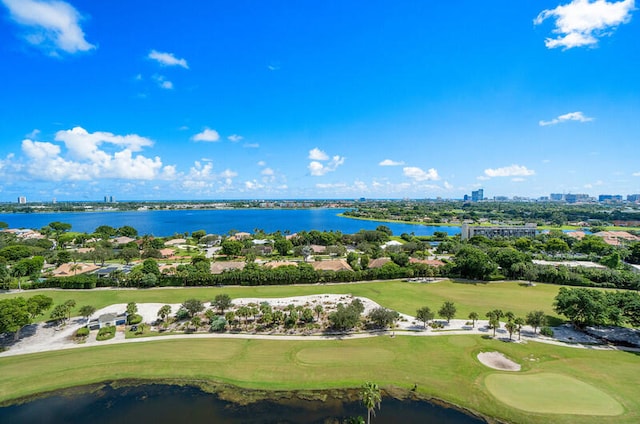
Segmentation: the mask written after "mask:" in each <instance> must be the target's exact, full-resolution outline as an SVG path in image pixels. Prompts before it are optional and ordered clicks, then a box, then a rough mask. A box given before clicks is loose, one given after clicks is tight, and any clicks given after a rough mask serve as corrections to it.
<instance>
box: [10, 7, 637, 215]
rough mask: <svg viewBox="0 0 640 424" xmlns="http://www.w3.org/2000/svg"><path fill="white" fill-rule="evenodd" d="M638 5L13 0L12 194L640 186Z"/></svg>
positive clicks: (70, 196)
mask: <svg viewBox="0 0 640 424" xmlns="http://www.w3.org/2000/svg"><path fill="white" fill-rule="evenodd" d="M638 13H639V12H638V11H637V10H636V6H635V3H634V0H618V1H605V0H596V1H594V0H555V1H517V2H514V1H494V0H487V1H482V2H479V1H471V0H468V1H467V0H462V1H446V2H435V1H429V2H427V1H421V2H419V1H413V0H412V1H402V0H395V1H375V0H374V1H368V2H365V3H363V2H345V1H337V0H336V1H334V0H330V1H322V2H319V1H306V0H300V1H295V2H293V1H289V0H282V1H272V0H262V1H255V0H254V1H242V0H233V1H232V0H229V1H207V2H204V1H198V0H184V1H181V2H175V1H168V0H153V1H152V0H137V1H134V2H132V1H129V0H111V1H108V2H98V1H95V0H66V1H60V0H59V1H49V0H0V55H1V59H0V78H1V83H0V84H1V85H0V87H1V88H0V201H11V202H15V201H16V199H17V197H18V196H21V195H24V196H27V198H28V200H30V201H50V200H52V199H53V198H56V199H57V200H59V201H62V200H99V199H102V197H103V196H105V195H111V196H114V197H115V198H116V199H119V200H127V199H140V200H145V199H166V200H173V199H235V198H243V199H272V198H359V197H367V198H402V197H410V198H435V197H442V198H461V197H462V196H463V195H464V194H465V193H470V192H471V191H472V190H475V189H477V188H484V191H485V196H488V197H493V196H530V197H538V196H544V195H548V194H549V193H552V192H554V193H555V192H560V193H562V192H565V193H569V192H570V193H589V194H592V195H598V194H603V193H608V194H623V195H626V194H631V193H639V192H640V161H639V160H638V156H639V155H638V153H640V143H639V142H640V119H639V115H640V78H638V69H640V43H638V40H639V39H640V26H639V22H638V21H639V20H640V17H639V16H637V15H638Z"/></svg>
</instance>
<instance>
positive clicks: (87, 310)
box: [78, 305, 96, 322]
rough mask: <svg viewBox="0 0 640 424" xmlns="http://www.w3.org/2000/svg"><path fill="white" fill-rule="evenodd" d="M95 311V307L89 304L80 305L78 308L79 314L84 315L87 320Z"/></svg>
mask: <svg viewBox="0 0 640 424" xmlns="http://www.w3.org/2000/svg"><path fill="white" fill-rule="evenodd" d="M95 311H96V308H95V307H94V306H91V305H84V306H81V307H80V309H79V310H78V312H79V313H80V316H82V317H84V318H85V319H86V320H87V322H89V317H90V316H91V315H93V314H94V312H95Z"/></svg>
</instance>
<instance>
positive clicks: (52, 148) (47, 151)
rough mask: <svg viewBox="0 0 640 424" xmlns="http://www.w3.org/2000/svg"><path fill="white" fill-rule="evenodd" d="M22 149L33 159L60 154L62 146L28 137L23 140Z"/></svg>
mask: <svg viewBox="0 0 640 424" xmlns="http://www.w3.org/2000/svg"><path fill="white" fill-rule="evenodd" d="M22 151H23V152H24V154H26V155H27V156H29V157H30V158H32V159H36V160H42V159H45V158H49V157H56V156H58V155H59V154H60V146H58V145H57V144H53V143H46V142H40V141H31V140H29V139H26V140H23V141H22Z"/></svg>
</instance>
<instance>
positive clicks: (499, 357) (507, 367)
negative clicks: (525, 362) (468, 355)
mask: <svg viewBox="0 0 640 424" xmlns="http://www.w3.org/2000/svg"><path fill="white" fill-rule="evenodd" d="M478 360H479V361H480V362H482V364H483V365H486V366H487V367H489V368H493V369H496V370H500V371H520V364H516V363H515V362H513V361H512V360H511V359H509V358H507V357H506V356H504V355H503V354H502V353H500V352H481V353H478Z"/></svg>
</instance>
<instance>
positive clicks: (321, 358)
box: [296, 346, 395, 365]
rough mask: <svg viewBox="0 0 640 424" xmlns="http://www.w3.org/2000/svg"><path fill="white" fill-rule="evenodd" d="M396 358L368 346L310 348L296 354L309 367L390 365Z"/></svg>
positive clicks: (392, 354) (384, 351) (388, 352)
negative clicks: (355, 364)
mask: <svg viewBox="0 0 640 424" xmlns="http://www.w3.org/2000/svg"><path fill="white" fill-rule="evenodd" d="M394 357H395V355H394V353H393V352H391V351H390V350H387V349H381V348H370V347H366V346H327V347H310V348H305V349H302V350H300V351H299V352H298V353H297V354H296V358H297V359H298V361H299V362H301V363H303V364H307V365H338V364H348V363H354V362H361V361H366V362H367V363H388V362H390V361H392V360H393V359H394Z"/></svg>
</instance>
